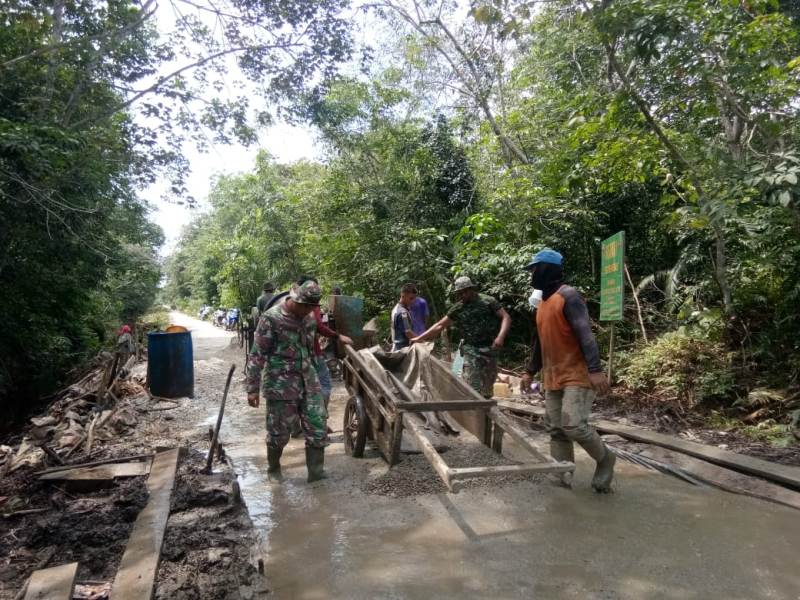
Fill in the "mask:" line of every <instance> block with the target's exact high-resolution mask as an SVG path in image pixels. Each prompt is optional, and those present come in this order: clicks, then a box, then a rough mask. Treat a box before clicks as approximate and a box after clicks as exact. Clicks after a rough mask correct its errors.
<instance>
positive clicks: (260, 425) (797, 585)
mask: <svg viewBox="0 0 800 600" xmlns="http://www.w3.org/2000/svg"><path fill="white" fill-rule="evenodd" d="M172 318H173V322H179V323H181V324H184V325H187V326H188V327H189V328H190V329H191V330H192V335H193V339H194V348H195V360H196V367H195V368H196V374H197V375H196V380H197V383H196V396H197V398H196V400H197V405H198V412H197V419H198V424H200V423H202V422H206V421H207V422H211V421H212V420H213V419H214V418H215V415H216V408H215V403H214V401H213V398H214V397H217V396H218V395H219V393H220V390H221V388H222V385H223V382H224V376H225V373H226V370H227V366H228V365H229V364H230V362H231V360H235V362H236V364H237V373H238V374H237V376H236V378H235V380H236V383H237V385H236V386H235V387H233V389H232V390H231V396H230V400H229V406H230V410H228V412H227V413H226V418H225V425H224V427H223V431H222V441H223V443H224V444H225V447H226V450H227V452H228V453H229V455H230V456H231V457H232V458H233V461H234V464H235V465H236V468H237V471H238V472H239V473H240V475H241V478H240V480H241V483H242V493H243V495H244V499H245V501H246V503H247V505H248V507H249V509H250V513H251V516H252V519H253V521H254V523H255V524H256V527H257V529H258V533H259V535H260V537H261V552H262V554H263V557H264V562H265V565H266V571H267V575H268V578H269V583H270V587H271V589H272V594H270V596H269V597H274V598H279V599H324V598H348V599H365V600H366V599H374V598H386V599H416V598H420V599H429V598H436V599H445V598H459V599H460V598H464V597H474V598H493V599H495V600H499V599H505V598H509V599H510V598H543V599H551V598H554V599H559V598H576V599H577V598H580V599H595V598H596V599H605V600H612V599H617V598H631V599H637V600H642V599H649V598H675V599H678V598H680V599H685V598H698V599H701V598H702V599H708V598H726V599H752V598H787V599H788V598H791V599H797V598H800V568H798V561H797V546H796V544H797V539H798V534H799V533H800V521H798V514H797V512H796V511H794V510H792V509H789V508H784V507H781V506H778V505H772V504H769V503H766V502H762V501H758V500H755V499H752V498H748V497H744V496H737V495H733V494H728V493H725V492H722V491H718V490H715V489H711V488H700V487H695V486H691V485H689V484H687V483H684V482H681V481H678V480H676V479H673V478H670V477H667V476H664V475H660V474H656V473H653V472H650V471H646V470H644V469H642V468H640V467H638V466H634V465H631V464H628V463H624V462H622V461H619V462H618V463H617V464H618V465H619V468H618V475H617V483H616V489H617V493H616V494H613V495H609V496H597V495H595V494H593V493H592V492H591V491H590V490H589V479H590V477H591V472H592V465H593V463H592V462H591V459H589V458H588V457H587V456H586V455H584V454H583V453H582V452H581V451H580V450H579V451H578V454H579V456H578V458H577V462H578V469H577V472H576V485H575V490H574V491H569V490H565V489H562V488H559V487H556V486H554V485H553V484H551V483H549V482H548V481H546V480H541V481H522V482H515V483H509V484H506V485H502V486H493V487H476V488H473V489H467V490H464V491H462V492H461V493H459V494H455V495H453V494H447V493H441V492H440V493H421V494H417V495H413V493H412V494H411V495H404V496H402V497H393V496H387V495H385V493H375V492H374V491H372V490H376V489H378V488H379V486H378V487H376V486H371V482H375V481H377V480H380V478H382V477H386V472H387V467H386V464H385V463H384V462H383V460H382V459H381V458H380V457H379V456H378V455H377V454H376V453H374V452H373V453H370V454H368V457H366V458H364V459H353V458H350V457H348V456H346V455H345V454H344V451H343V446H342V444H341V435H340V430H341V416H342V414H341V413H342V408H343V404H344V399H345V396H344V390H343V389H341V388H340V389H338V390H337V391H336V392H335V395H334V399H333V400H332V407H331V421H330V423H331V426H332V427H333V428H334V429H335V430H337V432H336V434H335V435H334V436H333V440H334V443H333V444H332V445H331V446H330V447H329V448H328V451H327V454H326V469H327V471H328V473H329V476H330V477H331V479H329V480H326V481H323V482H318V483H315V484H313V485H308V484H306V482H305V477H306V471H305V464H304V456H303V445H302V441H298V440H293V441H292V442H291V443H290V445H289V447H288V448H287V451H286V452H285V453H284V460H283V463H284V473H285V475H287V479H286V481H285V482H284V483H283V484H282V485H280V486H271V485H270V484H269V483H268V482H267V480H266V450H265V447H264V419H265V416H264V408H263V406H262V407H261V408H260V409H252V408H250V407H248V406H247V404H246V402H245V400H244V398H245V394H244V387H243V385H242V378H241V367H242V354H241V350H239V348H238V347H236V348H235V349H233V348H232V347H231V346H230V345H229V340H230V335H228V334H225V333H224V332H222V331H221V330H219V329H215V328H214V327H212V326H211V325H210V324H208V323H203V322H200V321H197V320H195V319H191V318H189V317H187V316H185V315H180V314H178V313H173V315H172ZM542 441H543V443H544V442H545V440H542ZM505 451H506V452H509V453H511V454H513V453H514V448H513V444H512V443H511V442H510V441H509V442H507V447H506V449H505ZM406 460H407V461H409V462H408V464H412V463H413V462H414V461H416V460H418V457H407V459H406ZM423 461H424V459H423ZM422 476H424V477H426V478H427V477H428V476H429V477H430V478H435V475H434V474H433V471H430V473H429V474H427V475H426V474H425V473H424V472H422ZM434 481H435V480H434ZM433 489H436V488H435V486H434V488H433ZM423 491H424V486H423ZM412 492H413V490H412Z"/></svg>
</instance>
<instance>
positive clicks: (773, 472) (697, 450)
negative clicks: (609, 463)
mask: <svg viewBox="0 0 800 600" xmlns="http://www.w3.org/2000/svg"><path fill="white" fill-rule="evenodd" d="M498 406H500V407H501V408H506V409H508V410H512V411H514V412H520V413H523V414H529V415H531V416H537V417H542V416H544V409H543V408H539V407H535V406H529V405H525V404H521V403H519V402H509V401H501V402H498ZM592 425H594V427H595V428H597V430H598V431H599V432H600V433H613V434H616V435H619V436H621V437H624V438H627V439H630V440H635V441H637V442H645V443H647V444H654V445H656V446H661V447H663V448H669V449H670V450H675V451H677V452H683V453H684V454H688V455H689V456H694V457H696V458H701V459H703V460H706V461H708V462H711V463H714V464H718V465H721V466H723V467H728V468H730V469H733V470H735V471H741V472H743V473H748V474H750V475H756V476H757V477H763V478H764V479H769V480H770V481H775V482H777V483H782V484H784V485H788V486H790V487H793V488H797V489H800V467H792V466H789V465H782V464H779V463H773V462H769V461H767V460H762V459H760V458H755V457H752V456H747V455H744V454H736V453H735V452H730V451H729V450H722V449H721V448H716V447H714V446H708V445H706V444H700V443H698V442H691V441H689V440H684V439H681V438H678V437H675V436H672V435H666V434H663V433H657V432H655V431H649V430H647V429H643V428H641V427H631V426H630V425H622V424H620V423H614V422H613V421H602V420H601V421H593V422H592Z"/></svg>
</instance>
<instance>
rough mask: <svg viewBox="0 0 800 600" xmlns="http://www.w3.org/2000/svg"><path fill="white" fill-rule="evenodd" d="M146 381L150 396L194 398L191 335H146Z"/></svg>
mask: <svg viewBox="0 0 800 600" xmlns="http://www.w3.org/2000/svg"><path fill="white" fill-rule="evenodd" d="M147 378H148V380H149V382H150V393H151V394H153V395H154V396H161V397H163V398H180V397H182V396H189V397H190V398H191V397H193V396H194V354H193V352H192V334H191V333H190V332H188V331H184V332H179V333H165V332H160V331H159V332H154V333H148V334H147Z"/></svg>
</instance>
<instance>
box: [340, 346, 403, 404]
mask: <svg viewBox="0 0 800 600" xmlns="http://www.w3.org/2000/svg"><path fill="white" fill-rule="evenodd" d="M345 351H346V352H347V355H348V356H349V357H350V358H351V359H352V360H353V362H354V363H355V366H356V367H357V368H356V371H357V372H356V376H360V375H361V374H362V373H363V375H364V377H366V379H368V380H369V382H370V383H371V384H373V386H374V387H377V388H378V390H380V393H381V395H382V396H383V397H384V398H385V399H386V400H387V401H388V402H392V403H394V401H395V397H394V394H393V393H392V390H390V389H389V386H388V385H386V383H385V382H384V381H381V380H380V379H379V378H377V377H375V376H374V375H373V374H372V372H371V371H370V370H369V369H368V368H367V367H366V366H365V365H364V361H363V359H362V358H361V356H360V355H359V354H358V351H356V350H355V349H354V348H353V347H352V346H350V345H347V346H345ZM358 371H361V373H358ZM362 385H365V386H366V384H365V383H363V381H362ZM366 387H368V386H366Z"/></svg>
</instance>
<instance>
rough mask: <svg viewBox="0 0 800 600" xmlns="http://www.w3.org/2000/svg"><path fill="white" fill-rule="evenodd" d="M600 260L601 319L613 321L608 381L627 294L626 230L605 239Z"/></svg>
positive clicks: (611, 373) (610, 378) (612, 374)
mask: <svg viewBox="0 0 800 600" xmlns="http://www.w3.org/2000/svg"><path fill="white" fill-rule="evenodd" d="M601 249H602V251H601V256H602V259H601V261H600V320H601V321H610V322H611V340H610V342H609V349H608V382H609V384H610V383H611V382H612V381H613V376H614V371H613V368H614V322H616V321H621V320H622V308H623V305H624V304H623V302H624V295H625V279H624V275H625V232H624V231H620V232H619V233H615V234H614V235H612V236H611V237H610V238H608V239H606V240H603V242H602V245H601Z"/></svg>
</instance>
